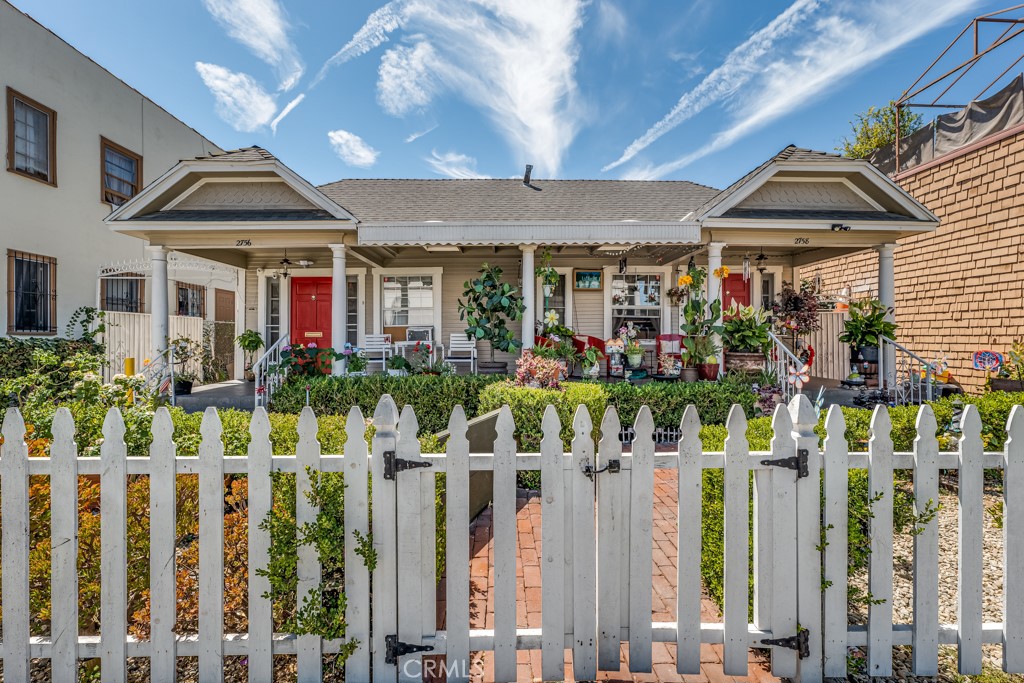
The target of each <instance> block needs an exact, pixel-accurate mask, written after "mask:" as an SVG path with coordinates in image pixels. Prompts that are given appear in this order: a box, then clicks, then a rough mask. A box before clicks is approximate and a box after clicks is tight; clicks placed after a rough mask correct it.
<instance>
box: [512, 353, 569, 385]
mask: <svg viewBox="0 0 1024 683" xmlns="http://www.w3.org/2000/svg"><path fill="white" fill-rule="evenodd" d="M562 370H563V368H562V364H561V363H559V362H558V361H557V360H554V359H553V358H544V357H542V356H538V355H536V354H534V353H524V354H523V355H522V357H521V358H519V360H517V361H516V379H515V385H516V386H519V387H533V388H539V389H561V388H562V385H561V383H560V382H559V379H558V378H559V377H560V376H561V374H562Z"/></svg>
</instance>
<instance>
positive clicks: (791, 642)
mask: <svg viewBox="0 0 1024 683" xmlns="http://www.w3.org/2000/svg"><path fill="white" fill-rule="evenodd" d="M761 644H762V645H774V646H775V647H784V648H786V649H787V650H796V651H797V654H799V655H800V659H807V658H808V657H810V656H811V637H810V631H808V630H807V629H804V628H801V629H797V632H796V635H795V636H789V637H788V638H765V639H764V640H762V641H761Z"/></svg>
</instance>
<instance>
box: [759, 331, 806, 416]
mask: <svg viewBox="0 0 1024 683" xmlns="http://www.w3.org/2000/svg"><path fill="white" fill-rule="evenodd" d="M768 336H769V337H770V338H771V351H769V352H768V354H767V355H768V363H767V366H766V367H767V368H768V372H770V373H772V374H773V375H774V376H775V378H776V380H777V381H778V384H779V387H781V388H782V395H783V396H785V397H786V401H787V402H788V401H789V400H790V399H792V398H793V397H794V396H796V395H797V394H799V393H802V387H803V385H802V384H801V385H800V386H797V383H795V382H794V383H790V381H789V373H790V372H791V369H792V371H793V372H799V371H800V370H801V368H803V366H804V362H803V361H802V360H800V358H798V357H797V355H796V354H795V353H793V352H792V351H790V350H789V347H787V346H786V344H785V342H783V341H782V340H781V339H780V338H779V337H777V336H775V334H774V333H772V332H769V333H768Z"/></svg>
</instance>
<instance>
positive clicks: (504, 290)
mask: <svg viewBox="0 0 1024 683" xmlns="http://www.w3.org/2000/svg"><path fill="white" fill-rule="evenodd" d="M462 296H463V297H465V301H463V300H462V299H459V300H458V306H459V319H460V320H465V321H466V336H467V337H468V338H469V339H476V340H477V341H486V342H488V344H489V345H490V352H491V355H490V361H489V362H484V361H481V362H479V363H477V367H478V368H479V369H480V372H481V373H483V374H500V373H504V372H507V371H508V363H504V362H501V363H498V362H495V360H494V352H495V351H504V352H506V353H509V352H514V351H515V350H516V349H518V348H519V347H520V346H522V342H520V341H518V340H517V339H516V337H515V334H514V333H513V332H512V330H510V329H508V327H507V324H508V322H509V321H518V320H522V319H523V313H524V311H526V304H525V303H524V302H523V297H522V295H521V294H520V293H519V290H517V289H516V288H515V287H513V286H512V285H510V284H508V283H507V282H502V281H501V268H499V267H498V266H490V265H488V264H486V263H485V264H483V267H481V268H480V275H479V277H477V278H475V279H473V280H467V281H466V282H465V283H464V285H463V292H462Z"/></svg>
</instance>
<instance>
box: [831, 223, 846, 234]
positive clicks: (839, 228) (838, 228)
mask: <svg viewBox="0 0 1024 683" xmlns="http://www.w3.org/2000/svg"><path fill="white" fill-rule="evenodd" d="M849 231H850V226H849V225H843V224H842V223H833V224H832V232H849Z"/></svg>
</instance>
